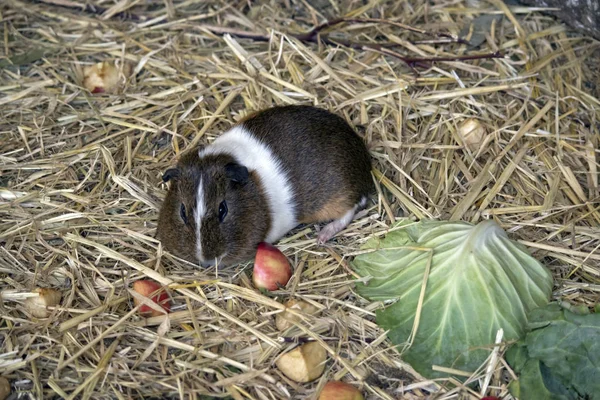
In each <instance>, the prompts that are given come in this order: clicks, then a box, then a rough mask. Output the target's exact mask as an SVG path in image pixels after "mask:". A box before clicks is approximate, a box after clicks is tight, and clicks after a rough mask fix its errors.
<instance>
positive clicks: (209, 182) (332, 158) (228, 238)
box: [157, 106, 374, 266]
mask: <svg viewBox="0 0 600 400" xmlns="http://www.w3.org/2000/svg"><path fill="white" fill-rule="evenodd" d="M163 180H164V181H165V182H169V189H168V191H167V194H166V197H165V199H164V202H163V204H162V207H161V210H160V213H159V219H158V227H157V237H158V239H159V240H160V241H161V243H162V244H163V246H164V247H165V249H166V250H168V251H169V252H171V253H172V254H174V255H176V256H178V257H180V258H183V259H185V260H188V261H190V262H193V263H196V264H200V265H202V266H212V265H215V264H218V265H219V266H228V265H233V264H236V263H239V262H243V261H248V260H249V259H251V258H253V257H254V255H255V253H256V249H257V246H258V244H259V243H260V242H267V243H273V242H276V241H277V240H279V239H280V238H282V237H283V236H284V235H285V234H286V233H288V232H289V231H290V230H292V229H293V228H295V227H297V226H298V225H300V224H314V223H321V222H329V223H328V224H327V225H326V226H324V227H323V229H321V230H320V232H319V234H318V238H317V242H318V243H319V244H323V243H325V242H326V241H328V240H329V239H331V238H332V237H333V236H335V235H336V234H337V233H339V232H340V231H341V230H343V229H344V228H345V227H346V226H347V225H348V224H349V223H350V222H351V221H352V220H353V219H354V216H355V214H356V213H357V212H358V211H359V210H361V209H363V208H365V206H366V204H367V200H368V197H369V195H370V194H371V193H372V191H373V190H374V183H373V178H372V176H371V158H370V155H369V152H368V150H367V147H366V145H365V143H364V142H363V140H362V139H361V138H360V137H359V136H358V135H357V133H356V132H355V131H354V130H353V129H352V128H351V127H350V126H349V125H348V123H347V122H346V121H345V120H344V119H342V118H341V117H339V116H337V115H335V114H332V113H331V112H329V111H326V110H324V109H321V108H317V107H312V106H280V107H273V108H269V109H266V110H262V111H259V112H257V113H254V114H252V115H250V116H249V117H247V118H245V119H243V120H242V121H240V122H238V123H237V124H236V125H234V126H233V127H232V128H230V129H229V130H228V131H226V132H225V133H223V134H222V135H221V136H219V137H218V138H217V139H215V140H214V141H213V142H212V143H211V144H209V145H207V146H200V147H199V148H195V149H194V150H191V151H188V152H186V153H184V154H183V155H182V157H181V158H180V160H179V161H178V163H177V165H176V166H175V167H174V168H171V169H168V170H167V171H165V173H164V174H163Z"/></svg>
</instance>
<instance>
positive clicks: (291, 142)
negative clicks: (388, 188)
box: [241, 106, 374, 223]
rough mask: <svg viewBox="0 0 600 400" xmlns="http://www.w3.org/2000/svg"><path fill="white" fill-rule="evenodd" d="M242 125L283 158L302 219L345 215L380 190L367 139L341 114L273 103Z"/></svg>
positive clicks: (309, 220)
mask: <svg viewBox="0 0 600 400" xmlns="http://www.w3.org/2000/svg"><path fill="white" fill-rule="evenodd" d="M241 124H242V125H243V126H244V127H245V128H247V129H248V130H250V131H251V132H252V133H253V134H254V135H256V137H257V138H259V139H261V140H262V141H263V142H265V143H267V144H268V145H269V146H270V148H271V149H272V150H273V152H274V153H275V154H277V155H279V156H280V158H281V162H282V166H283V169H284V170H285V172H286V173H287V174H288V176H289V177H290V181H291V182H292V184H293V189H294V198H295V200H296V204H297V218H298V220H299V221H304V223H316V222H325V221H328V220H331V219H334V218H336V216H338V217H337V218H339V216H341V215H343V214H345V213H346V212H347V211H349V210H350V209H351V208H352V207H354V205H355V204H357V203H359V202H360V200H361V199H362V198H363V197H367V196H368V195H369V194H370V193H371V192H372V191H373V190H374V186H373V180H372V178H371V159H370V156H369V153H368V151H367V148H366V146H365V144H364V142H363V141H362V139H361V138H360V137H359V136H358V135H357V134H356V132H355V131H354V130H353V129H352V128H351V127H350V126H349V125H348V123H347V122H346V121H345V120H344V119H342V118H341V117H339V116H337V115H335V114H332V113H330V112H328V111H326V110H324V109H321V108H316V107H311V106H284V107H273V108H269V109H267V110H264V111H262V112H260V113H258V114H255V115H253V116H252V118H250V119H247V120H245V121H244V122H242V123H241Z"/></svg>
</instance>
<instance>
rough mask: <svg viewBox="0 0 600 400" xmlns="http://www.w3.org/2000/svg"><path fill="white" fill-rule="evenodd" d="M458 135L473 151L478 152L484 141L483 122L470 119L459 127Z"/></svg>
mask: <svg viewBox="0 0 600 400" xmlns="http://www.w3.org/2000/svg"><path fill="white" fill-rule="evenodd" d="M458 134H459V135H460V137H461V139H462V140H463V142H464V143H465V145H466V146H467V147H468V148H469V150H471V151H476V150H477V149H479V146H480V145H481V143H482V142H483V140H484V136H485V128H484V127H483V125H481V122H479V121H478V120H476V119H474V118H469V119H467V120H466V121H464V122H463V123H462V124H461V125H460V126H459V127H458Z"/></svg>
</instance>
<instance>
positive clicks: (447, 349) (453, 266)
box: [352, 220, 553, 378]
mask: <svg viewBox="0 0 600 400" xmlns="http://www.w3.org/2000/svg"><path fill="white" fill-rule="evenodd" d="M363 249H364V250H368V251H365V252H364V253H363V254H361V255H359V256H357V257H355V259H354V260H353V261H352V266H353V269H354V270H355V271H356V272H357V274H358V275H359V276H360V277H361V278H366V279H364V280H367V279H368V282H366V283H363V282H362V281H363V279H361V280H359V281H357V284H356V290H357V292H358V294H359V295H361V296H363V297H365V298H367V299H369V300H372V301H386V302H389V303H393V304H391V305H388V306H386V307H385V308H384V309H382V310H378V311H377V315H376V322H377V324H378V325H379V326H380V327H381V328H382V329H385V330H389V332H388V338H389V339H390V340H391V342H392V343H393V344H395V345H398V348H399V350H401V351H403V353H402V357H403V359H404V360H405V361H407V362H408V363H410V364H411V365H412V367H413V368H414V369H415V370H416V371H417V372H419V373H420V374H421V375H423V376H425V377H429V378H436V377H443V376H448V374H445V373H442V372H439V371H434V370H433V369H432V366H434V365H437V366H442V367H446V368H454V369H458V370H462V371H465V372H473V371H475V370H476V369H477V368H478V367H479V366H480V365H481V364H482V363H483V362H484V361H485V360H486V358H487V357H488V356H489V354H490V345H493V344H494V341H495V338H496V334H497V331H498V330H499V329H503V331H504V336H503V340H517V339H519V338H520V337H521V336H522V335H523V333H524V330H525V328H526V324H527V315H528V313H529V312H530V311H531V310H533V309H535V308H538V307H543V306H544V305H546V304H547V303H548V301H549V299H550V295H551V292H552V283H553V281H552V275H551V274H550V271H548V270H547V269H546V268H545V267H544V266H543V265H542V264H541V263H540V262H538V261H537V260H536V259H535V258H533V257H532V256H531V255H530V254H529V253H528V252H527V250H526V248H525V247H524V246H522V245H521V244H519V243H517V242H515V241H512V240H511V239H509V238H508V235H507V234H506V232H505V231H504V230H503V229H502V228H501V227H500V226H499V225H498V224H496V223H495V222H493V221H484V222H481V223H479V224H477V225H473V224H469V223H466V222H447V221H431V220H425V221H420V222H409V221H402V222H401V223H399V224H397V225H396V226H394V227H393V228H392V229H390V232H389V233H388V234H387V235H386V236H385V238H383V239H380V238H374V239H371V240H370V241H368V242H367V243H365V245H364V246H363ZM425 278H426V279H425ZM424 284H425V291H424V295H423V300H422V304H421V308H420V313H419V317H420V319H419V323H418V329H417V330H416V334H414V335H412V331H413V327H414V325H415V317H416V315H417V310H418V309H419V307H418V306H419V299H420V297H421V291H422V288H423V285H424ZM410 339H412V341H410ZM408 343H410V346H406V345H407V344H408Z"/></svg>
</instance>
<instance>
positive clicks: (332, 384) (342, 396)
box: [319, 381, 364, 400]
mask: <svg viewBox="0 0 600 400" xmlns="http://www.w3.org/2000/svg"><path fill="white" fill-rule="evenodd" d="M319 400H364V397H363V395H362V393H361V392H360V390H358V389H357V388H355V387H354V386H352V385H350V384H349V383H345V382H340V381H329V382H327V383H326V384H325V386H324V387H323V390H321V394H320V395H319Z"/></svg>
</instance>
